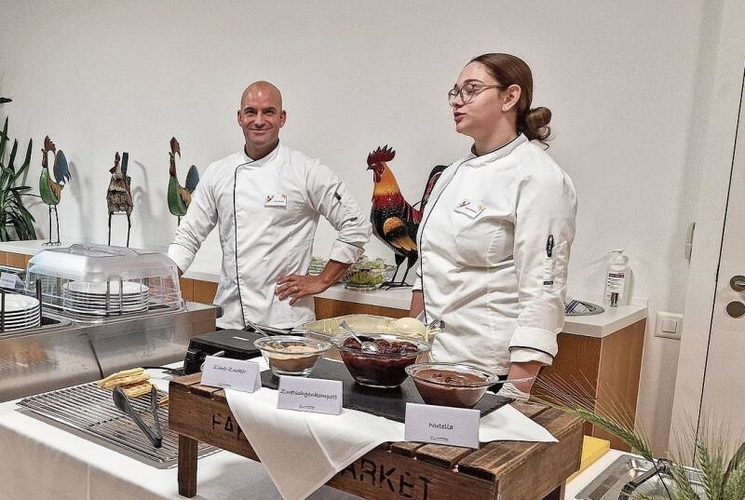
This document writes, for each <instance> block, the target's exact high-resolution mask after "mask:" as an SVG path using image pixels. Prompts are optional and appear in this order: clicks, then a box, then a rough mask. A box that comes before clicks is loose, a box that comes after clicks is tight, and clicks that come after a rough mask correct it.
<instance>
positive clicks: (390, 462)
mask: <svg viewBox="0 0 745 500" xmlns="http://www.w3.org/2000/svg"><path fill="white" fill-rule="evenodd" d="M200 378H201V374H194V375H187V376H186V377H181V378H177V379H174V380H172V381H171V383H170V410H169V425H170V428H171V430H173V431H174V432H176V433H178V434H179V461H178V481H179V493H180V494H181V495H183V496H187V497H193V496H194V495H196V493H197V442H198V441H201V442H205V443H209V444H211V445H214V446H217V447H220V448H222V449H225V450H228V451H231V452H233V453H237V454H239V455H242V456H244V457H248V458H251V459H253V460H258V457H257V456H256V453H255V452H254V450H253V448H251V444H250V443H249V442H248V441H247V439H246V436H245V435H244V434H243V432H242V431H241V429H240V427H239V426H238V423H237V421H236V419H235V417H234V416H233V414H232V413H231V412H230V408H229V407H228V403H227V400H226V398H225V392H224V391H223V390H222V389H217V388H214V387H206V386H202V385H200V384H199V382H200ZM514 406H515V407H516V408H517V409H518V410H520V411H521V412H523V413H524V414H525V415H527V416H529V417H530V418H532V419H533V420H535V421H536V422H538V423H539V424H541V425H543V426H544V427H546V428H547V429H548V430H549V431H550V432H551V433H552V434H553V435H554V436H555V437H556V438H557V439H558V440H559V442H558V443H530V442H514V441H509V442H505V441H500V442H490V443H484V444H482V445H481V448H480V449H478V450H471V449H467V448H459V447H455V446H444V445H435V444H423V443H413V442H400V443H385V444H383V445H381V446H379V447H377V448H375V449H374V450H372V451H370V452H368V453H367V454H365V455H364V456H362V457H361V458H359V459H358V460H356V461H355V462H353V463H352V464H350V465H349V466H347V468H345V469H344V470H342V471H341V472H339V473H338V474H337V475H336V476H334V477H333V478H332V479H331V480H330V481H329V482H328V483H327V484H328V485H329V486H332V487H334V488H337V489H339V490H342V491H346V492H349V493H353V494H355V495H359V496H361V497H364V498H371V499H390V498H408V499H422V500H424V499H440V498H454V499H455V498H458V499H460V498H468V499H476V500H478V499H492V500H497V499H499V500H532V499H544V498H545V499H556V500H559V499H561V498H563V487H564V482H565V481H566V478H567V477H569V476H570V475H571V474H572V473H573V472H574V471H576V470H577V469H578V468H579V464H580V458H581V453H582V423H581V421H580V420H579V419H578V418H576V417H572V416H570V415H567V414H565V413H562V412H560V411H558V410H555V409H551V408H547V407H544V406H541V405H537V404H533V403H516V404H515V405H514Z"/></svg>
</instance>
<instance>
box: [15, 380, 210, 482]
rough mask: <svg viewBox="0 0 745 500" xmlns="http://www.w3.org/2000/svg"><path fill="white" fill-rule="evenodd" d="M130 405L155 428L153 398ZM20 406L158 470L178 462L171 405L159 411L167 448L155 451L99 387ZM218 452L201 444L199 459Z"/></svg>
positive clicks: (86, 387)
mask: <svg viewBox="0 0 745 500" xmlns="http://www.w3.org/2000/svg"><path fill="white" fill-rule="evenodd" d="M158 395H159V397H163V396H165V395H166V393H165V392H161V391H158ZM129 401H130V404H131V405H132V408H133V409H134V411H135V412H137V413H138V414H139V415H140V417H141V418H142V419H143V420H144V421H145V423H146V424H147V425H149V426H150V427H152V426H153V416H152V414H151V413H150V395H149V394H148V395H145V396H139V397H136V398H129ZM18 404H19V405H20V406H22V407H25V408H28V409H29V410H31V411H32V412H33V413H35V414H38V415H41V416H43V417H46V418H49V419H52V420H54V421H56V422H61V423H63V424H65V425H68V426H70V427H72V428H74V429H76V430H78V431H80V432H82V433H83V434H86V435H88V436H93V437H94V438H97V439H101V440H103V441H105V442H106V443H107V444H108V445H111V446H113V447H114V448H115V449H116V450H117V451H121V452H123V453H125V454H127V455H129V456H133V457H135V458H137V459H140V460H141V461H143V462H145V463H148V464H150V465H153V466H155V467H159V468H165V467H169V466H171V465H174V464H175V463H176V460H177V458H178V435H177V434H176V433H174V432H172V431H171V430H170V429H169V428H168V406H167V405H161V406H159V407H158V420H159V422H160V427H161V430H162V434H163V441H162V443H163V444H162V447H160V448H155V447H154V446H153V445H152V444H151V443H150V441H148V439H147V438H146V437H145V435H144V434H143V433H142V431H140V429H139V428H138V427H137V425H135V423H134V421H133V420H132V419H131V418H129V417H128V416H127V415H125V414H124V413H122V412H120V411H119V410H118V409H117V408H116V406H114V402H113V399H112V394H111V391H109V390H106V389H101V388H100V387H98V385H96V384H95V383H89V384H83V385H78V386H75V387H68V388H66V389H61V390H57V391H52V392H47V393H44V394H38V395H36V396H32V397H29V398H26V399H23V400H21V401H20V402H19V403H18ZM215 451H217V449H216V448H214V447H212V446H208V445H205V444H204V443H199V448H198V453H199V455H204V454H208V453H210V452H215Z"/></svg>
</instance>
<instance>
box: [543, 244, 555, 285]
mask: <svg viewBox="0 0 745 500" xmlns="http://www.w3.org/2000/svg"><path fill="white" fill-rule="evenodd" d="M553 253H554V235H553V234H549V235H548V238H547V239H546V261H545V263H544V265H543V288H544V289H546V290H549V291H550V290H553V286H554V259H553V258H552V256H553Z"/></svg>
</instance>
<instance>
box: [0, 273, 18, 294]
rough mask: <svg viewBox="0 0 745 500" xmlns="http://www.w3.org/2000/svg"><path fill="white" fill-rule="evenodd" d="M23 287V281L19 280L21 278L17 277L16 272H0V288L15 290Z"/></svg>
mask: <svg viewBox="0 0 745 500" xmlns="http://www.w3.org/2000/svg"><path fill="white" fill-rule="evenodd" d="M23 287H24V284H23V281H21V278H19V277H18V275H17V274H13V273H0V288H6V289H8V290H16V289H23Z"/></svg>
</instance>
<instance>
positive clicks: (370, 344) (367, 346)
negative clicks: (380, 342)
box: [339, 320, 378, 352]
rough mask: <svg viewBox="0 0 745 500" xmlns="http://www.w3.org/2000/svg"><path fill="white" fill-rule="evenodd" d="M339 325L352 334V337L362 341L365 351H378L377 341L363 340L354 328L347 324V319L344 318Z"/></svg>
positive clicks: (361, 344) (362, 347)
mask: <svg viewBox="0 0 745 500" xmlns="http://www.w3.org/2000/svg"><path fill="white" fill-rule="evenodd" d="M339 326H340V327H342V328H343V329H345V330H346V331H348V332H349V333H351V334H352V337H354V338H355V339H356V340H357V342H359V343H360V346H361V349H362V350H363V351H367V352H378V346H376V345H375V342H372V341H370V340H364V341H363V340H362V339H361V338H359V337H358V336H357V334H356V333H354V330H352V328H351V327H350V326H349V325H348V324H347V322H346V320H342V321H341V322H340V323H339Z"/></svg>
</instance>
